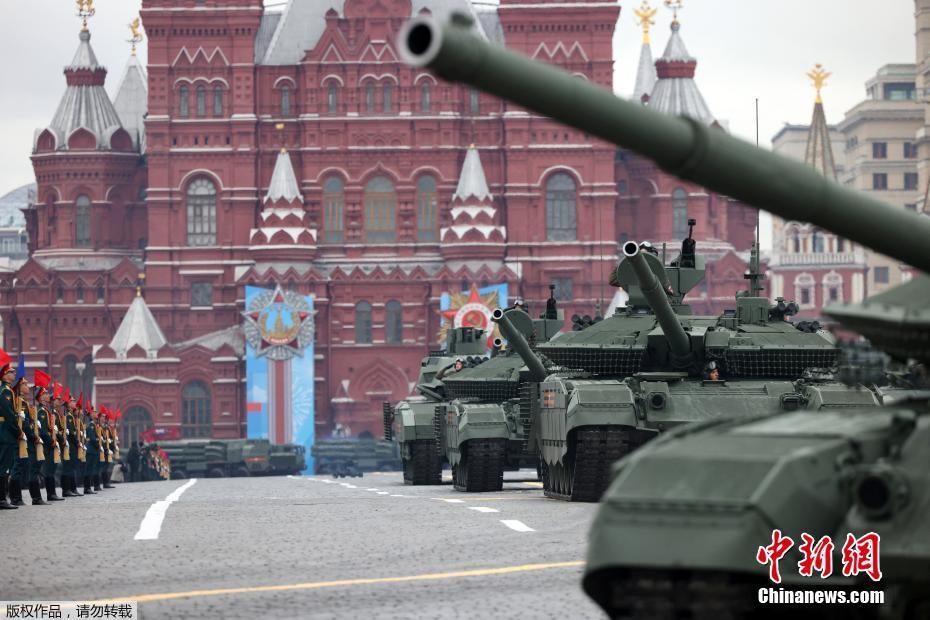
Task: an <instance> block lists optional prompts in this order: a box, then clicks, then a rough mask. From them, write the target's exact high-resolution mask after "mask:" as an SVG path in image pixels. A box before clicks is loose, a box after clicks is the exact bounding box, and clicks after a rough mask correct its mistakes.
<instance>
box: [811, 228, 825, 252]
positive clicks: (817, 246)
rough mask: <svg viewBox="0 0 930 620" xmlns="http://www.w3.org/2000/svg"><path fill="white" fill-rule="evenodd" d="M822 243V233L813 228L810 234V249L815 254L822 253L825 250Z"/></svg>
mask: <svg viewBox="0 0 930 620" xmlns="http://www.w3.org/2000/svg"><path fill="white" fill-rule="evenodd" d="M824 245H825V244H824V239H823V233H822V232H820V231H819V230H815V231H814V234H813V235H812V236H811V246H812V247H811V249H812V250H813V252H814V253H815V254H823V253H824V251H825V250H824Z"/></svg>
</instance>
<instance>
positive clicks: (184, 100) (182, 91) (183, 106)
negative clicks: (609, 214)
mask: <svg viewBox="0 0 930 620" xmlns="http://www.w3.org/2000/svg"><path fill="white" fill-rule="evenodd" d="M190 94H191V93H190V89H189V88H188V87H187V86H182V87H181V88H179V89H178V116H180V117H181V118H187V117H188V116H190V106H191V101H190Z"/></svg>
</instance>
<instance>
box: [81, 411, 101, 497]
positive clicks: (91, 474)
mask: <svg viewBox="0 0 930 620" xmlns="http://www.w3.org/2000/svg"><path fill="white" fill-rule="evenodd" d="M82 423H83V425H84V437H85V440H84V456H85V459H84V495H94V494H95V493H96V490H95V485H94V478H95V477H96V476H97V472H98V470H99V469H100V444H99V442H98V436H97V423H96V422H94V419H93V417H91V415H90V414H87V415H85V416H84V419H83V420H82Z"/></svg>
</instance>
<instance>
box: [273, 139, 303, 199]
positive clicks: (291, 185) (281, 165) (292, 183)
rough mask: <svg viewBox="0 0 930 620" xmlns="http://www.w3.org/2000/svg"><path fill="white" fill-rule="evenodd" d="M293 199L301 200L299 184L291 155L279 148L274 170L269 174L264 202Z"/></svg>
mask: <svg viewBox="0 0 930 620" xmlns="http://www.w3.org/2000/svg"><path fill="white" fill-rule="evenodd" d="M295 200H296V201H298V202H303V201H304V198H303V196H301V194H300V185H299V184H298V183H297V176H296V175H295V174H294V166H293V165H292V164H291V156H290V154H289V153H288V152H287V151H286V150H285V149H281V152H280V153H278V159H277V161H275V164H274V172H273V173H272V175H271V183H270V184H269V186H268V193H267V194H266V195H265V202H269V201H270V202H281V201H283V202H294V201H295Z"/></svg>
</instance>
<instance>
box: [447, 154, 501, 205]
mask: <svg viewBox="0 0 930 620" xmlns="http://www.w3.org/2000/svg"><path fill="white" fill-rule="evenodd" d="M469 198H477V199H478V200H479V201H484V200H491V199H492V198H493V196H492V195H491V190H490V189H489V188H488V181H487V179H486V178H485V176H484V167H483V166H482V165H481V155H479V154H478V149H477V148H475V145H474V144H472V145H471V146H469V147H468V151H467V152H466V153H465V163H464V164H462V174H461V176H459V184H458V187H457V188H456V189H455V194H453V195H452V199H453V200H462V201H465V200H468V199H469Z"/></svg>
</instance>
